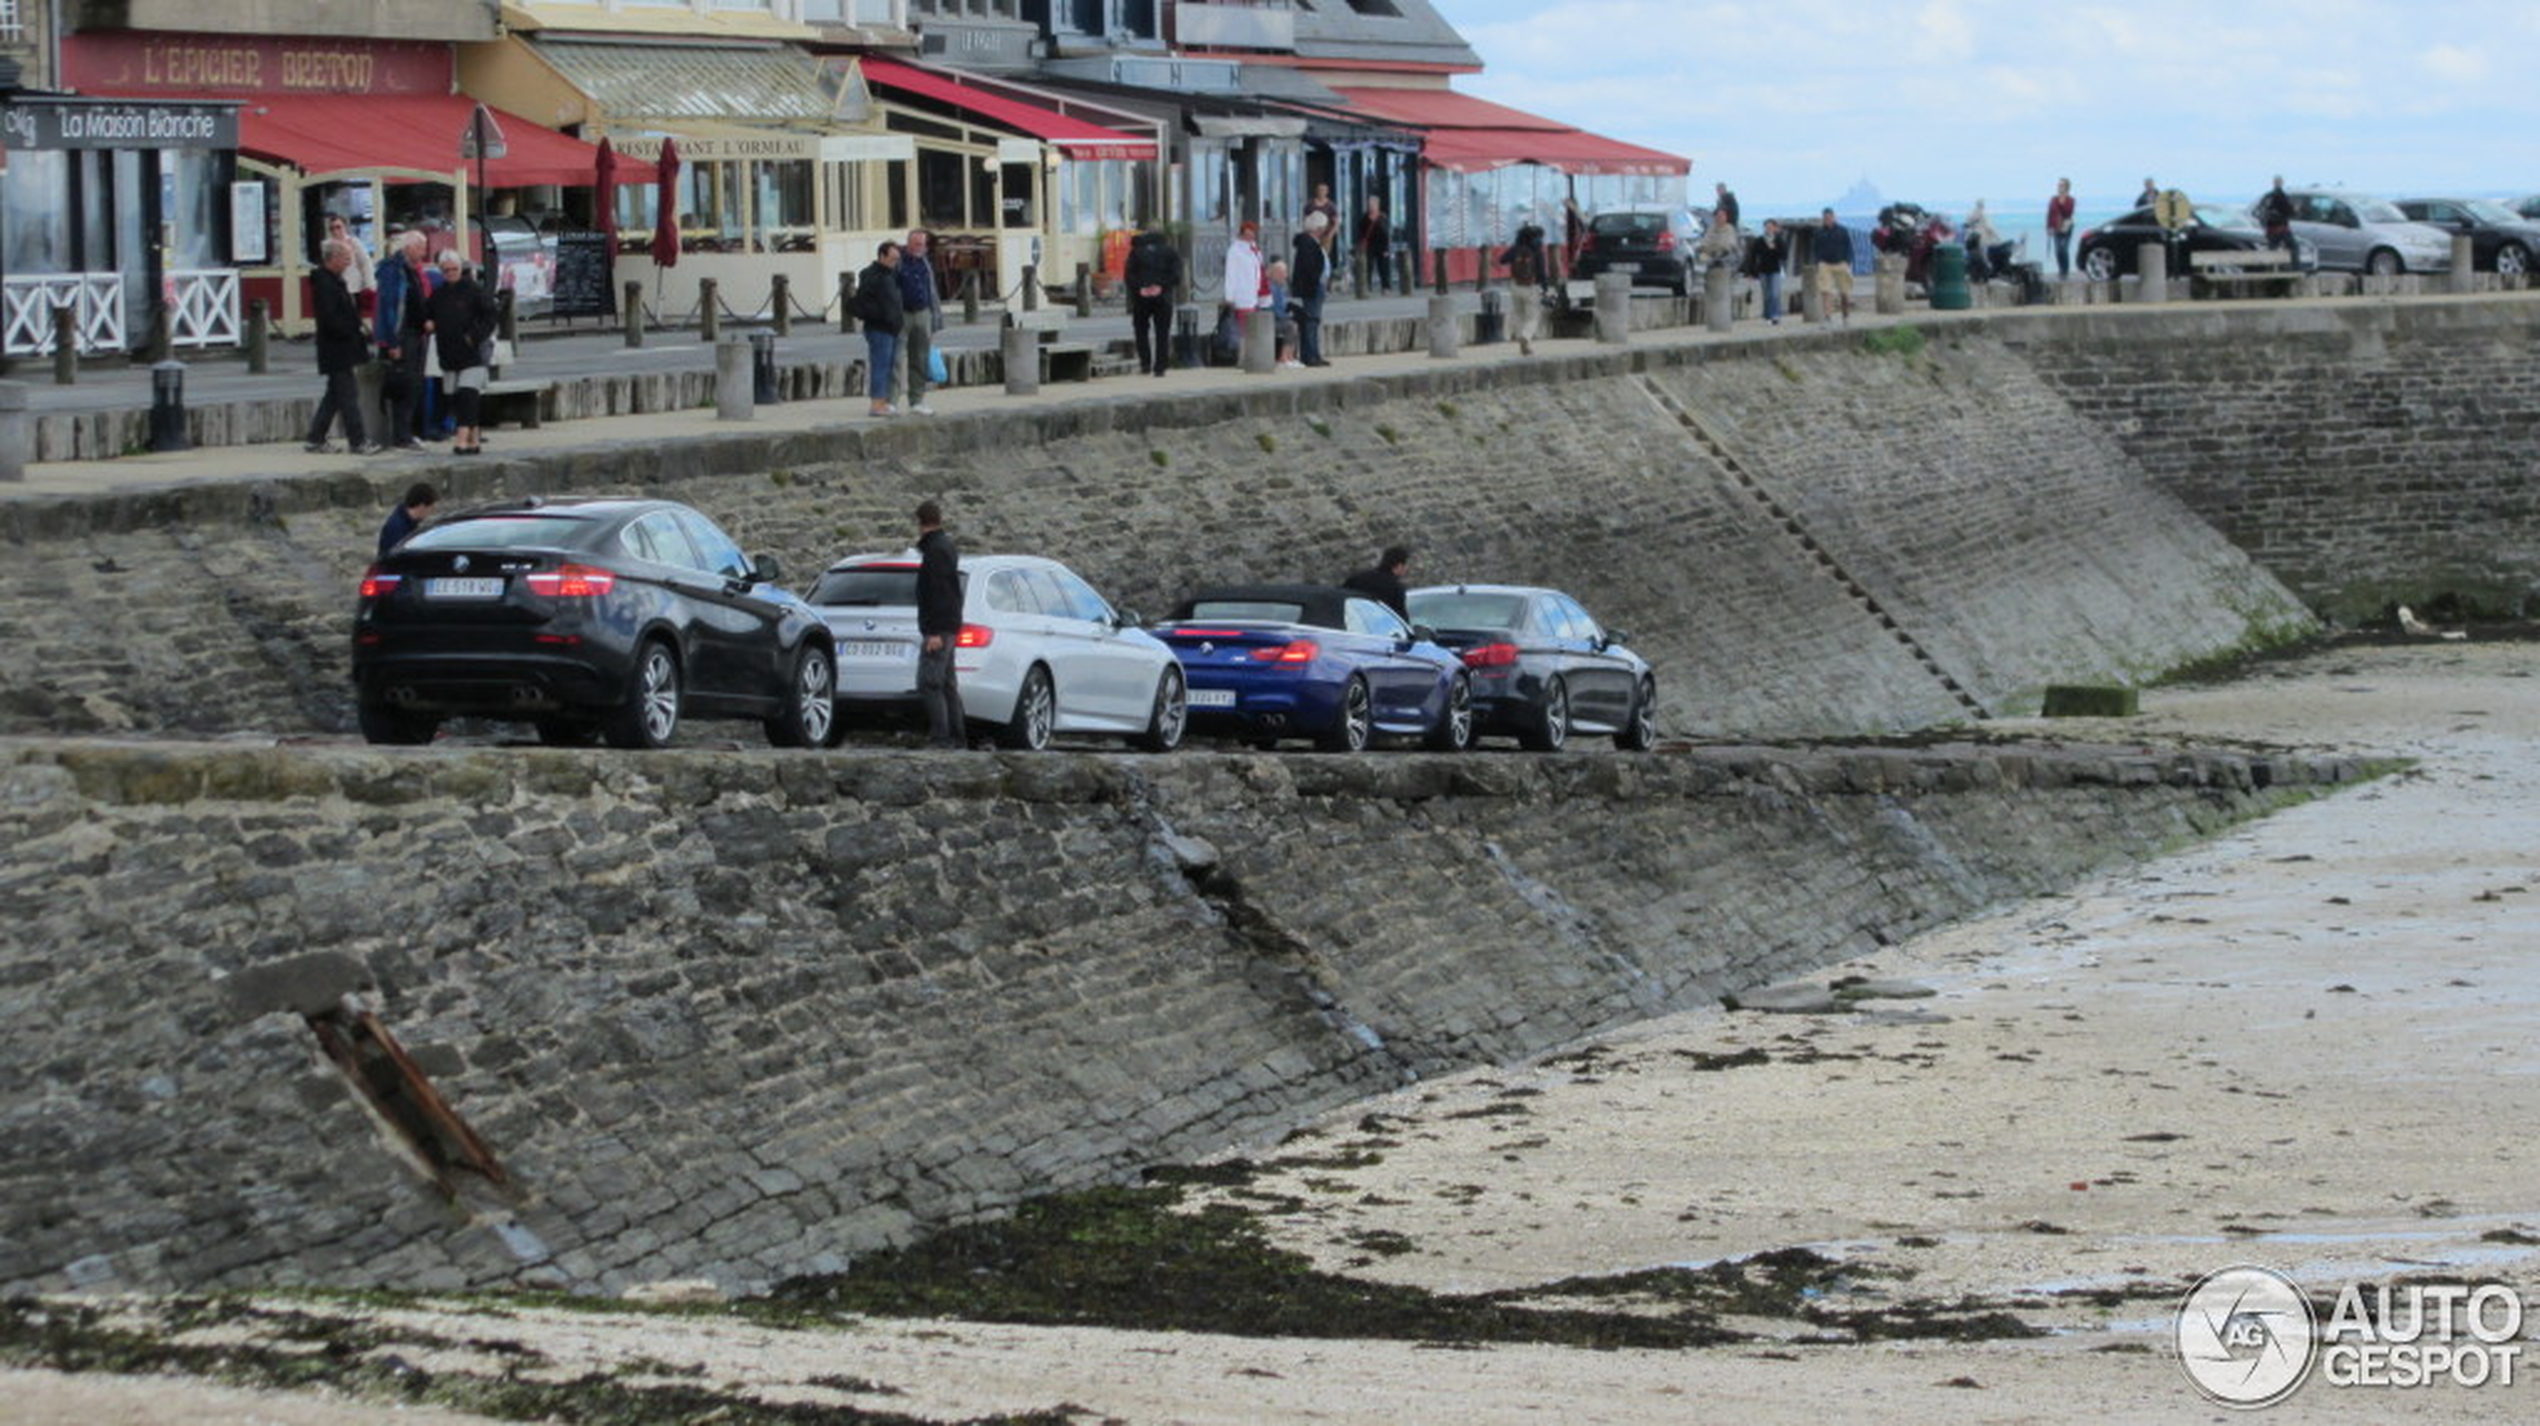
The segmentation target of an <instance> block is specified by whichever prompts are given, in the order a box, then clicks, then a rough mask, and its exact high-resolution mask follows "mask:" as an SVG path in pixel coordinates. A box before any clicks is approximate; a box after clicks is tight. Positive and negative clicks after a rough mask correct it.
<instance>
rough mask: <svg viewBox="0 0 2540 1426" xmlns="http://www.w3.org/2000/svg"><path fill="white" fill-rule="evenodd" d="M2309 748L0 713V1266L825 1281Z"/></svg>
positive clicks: (1777, 951) (408, 1283)
mask: <svg viewBox="0 0 2540 1426" xmlns="http://www.w3.org/2000/svg"><path fill="white" fill-rule="evenodd" d="M2358 775H2359V772H2358V769H2357V768H2356V767H2355V766H2354V765H2352V764H2350V763H2346V762H2343V761H2338V760H2305V759H2275V760H2272V761H2259V760H2252V759H2250V758H2248V757H2242V756H2220V755H2217V756H2206V755H2187V754H2158V755H2156V754H2146V753H2123V752H2108V751H2092V750H2057V751H2038V750H2027V749H2008V748H2003V749H1987V748H1965V747H1960V748H1941V749H1919V750H1884V751H1881V750H1864V751H1850V752H1841V753H1815V754H1810V753H1792V752H1779V751H1764V750H1749V749H1737V748H1721V749H1714V750H1710V751H1706V752H1702V753H1699V754H1672V755H1671V754H1660V755H1655V756H1649V757H1628V758H1627V757H1620V756H1604V757H1588V756H1580V757H1570V758H1559V759H1543V758H1528V757H1519V756H1513V755H1510V756H1492V755H1472V756H1464V757H1444V756H1431V755H1424V754H1402V755H1394V756H1384V757H1349V758H1331V757H1320V756H1292V757H1269V756H1241V757H1165V758H1138V757H1132V756H1127V755H1091V754H1068V755H1046V756H1040V757H1032V756H1019V755H1018V756H1012V757H1008V756H995V757H987V756H980V757H942V756H927V755H905V754H896V755H895V754H844V755H796V756H790V757H786V756H771V755H757V756H749V757H735V756H731V755H728V754H715V753H699V752H674V753H669V754H664V755H660V756H657V757H642V758H636V757H625V756H612V755H606V754H599V753H580V752H561V751H541V750H475V751H464V750H439V751H432V752H424V753H414V754H401V755H392V754H387V753H373V752H368V751H361V750H352V749H343V750H328V749H311V748H292V747H276V748H267V749H248V748H236V747H231V748H218V747H204V746H195V745H181V744H168V745H162V746H156V747H134V746H130V745H118V744H89V743H78V742H73V743H67V744H56V745H48V746H37V745H22V746H18V747H14V748H10V749H8V750H6V751H5V753H0V847H5V848H6V849H7V850H6V852H5V854H4V855H5V868H4V869H0V877H5V881H6V884H7V886H8V888H9V897H10V903H11V907H12V918H11V919H12V932H11V940H10V944H11V950H10V952H9V954H8V955H7V956H6V958H5V960H0V968H5V973H6V977H5V983H6V985H7V993H6V994H5V996H0V1085H6V1086H8V1089H7V1091H6V1093H5V1095H0V1139H5V1142H6V1143H7V1144H8V1145H9V1152H8V1153H7V1154H6V1155H5V1156H0V1289H6V1290H17V1289H21V1288H27V1287H34V1288H40V1289H59V1288H64V1287H99V1286H127V1287H144V1288H169V1287H178V1286H186V1287H200V1286H211V1285H238V1284H251V1283H283V1282H325V1283H330V1284H337V1285H348V1286H349V1285H357V1284H387V1285H398V1286H404V1287H417V1288H444V1287H457V1286H464V1285H471V1284H495V1283H524V1282H525V1283H549V1284H557V1285H575V1286H585V1285H596V1286H601V1287H611V1286H622V1285H624V1284H627V1283H630V1282H634V1281H639V1280H643V1279H649V1278H659V1277H665V1276H673V1275H694V1274H706V1275H711V1276H713V1277H716V1278H718V1279H720V1280H722V1281H724V1282H726V1283H728V1284H732V1285H736V1286H737V1285H747V1284H752V1283H757V1282H762V1281H765V1280H767V1279H770V1278H773V1277H777V1276H781V1275H783V1274H787V1273H794V1272H804V1271H819V1270H823V1269H826V1268H834V1267H835V1266H837V1265H838V1263H839V1262H840V1261H842V1260H843V1259H844V1258H845V1257H846V1256H848V1255H851V1254H853V1253H856V1252H858V1251H861V1250H865V1249H868V1248H870V1247H873V1246H875V1245H878V1244H882V1243H886V1242H890V1241H894V1240H897V1239H900V1238H903V1237H905V1236H907V1235H908V1234H909V1233H910V1232H911V1231H912V1230H914V1229H916V1228H918V1227H920V1226H922V1225H928V1224H939V1223H944V1222H949V1221H956V1220H959V1219H962V1218H965V1217H969V1216H972V1215H977V1214H981V1213H987V1212H991V1211H994V1210H996V1209H998V1208H1000V1207H1002V1206H1005V1205H1007V1204H1010V1203H1011V1202H1013V1201H1015V1200H1016V1199H1017V1198H1018V1197H1020V1196H1022V1195H1025V1194H1027V1193H1030V1192H1035V1191H1040V1190H1046V1189H1050V1188H1057V1187H1064V1186H1069V1185H1081V1184H1087V1183H1092V1182H1097V1181H1103V1180H1108V1179H1116V1178H1119V1177H1121V1176H1124V1175H1132V1174H1134V1173H1135V1172H1136V1171H1137V1170H1138V1169H1139V1167H1140V1166H1142V1165H1145V1164H1148V1163H1152V1162H1155V1161H1158V1160H1161V1159H1168V1158H1171V1157H1174V1156H1176V1155H1184V1154H1190V1153H1196V1152H1198V1151H1202V1150H1205V1149H1209V1148H1212V1147H1215V1146H1218V1145H1222V1144H1226V1143H1229V1142H1233V1141H1237V1140H1241V1139H1243V1138H1246V1137H1248V1136H1255V1135H1261V1134H1267V1133H1272V1132H1275V1131H1276V1130H1278V1129H1279V1128H1280V1127H1281V1126H1283V1125H1286V1124H1289V1123H1292V1122H1294V1121H1295V1120H1297V1119H1298V1118H1299V1117H1300V1116H1304V1115H1307V1114H1311V1113H1313V1112H1315V1111H1318V1110H1322V1109H1327V1108H1330V1107H1332V1106H1334V1105H1338V1104H1341V1103H1345V1102H1347V1101H1348V1100H1350V1099H1351V1098H1353V1097H1356V1096H1359V1095H1362V1094H1364V1093H1367V1092H1369V1091H1371V1090H1376V1089H1381V1088H1387V1087H1391V1086H1393V1085H1396V1084H1399V1083H1401V1082H1403V1081H1405V1080H1406V1079H1410V1078H1414V1077H1419V1076H1426V1075H1430V1074H1433V1073H1436V1072H1438V1071H1440V1070H1444V1069H1448V1068H1451V1067H1455V1066H1459V1065H1464V1064H1470V1063H1474V1062H1478V1061H1500V1060H1506V1059H1509V1058H1512V1057H1517V1056H1522V1055H1527V1054H1531V1053H1534V1052H1538V1051H1541V1050H1545V1049H1548V1048H1550V1047H1553V1046H1557V1045H1559V1044H1562V1043H1564V1042H1566V1041H1570V1040H1573V1039H1575V1038H1577V1037H1579V1036H1582V1035H1586V1034H1589V1033H1591V1032H1594V1031H1596V1030H1598V1029H1600V1028H1602V1027H1606V1026H1611V1025H1615V1024H1618V1023H1621V1022H1624V1021H1628V1020H1631V1019H1634V1018H1637V1017H1641V1016H1646V1015H1649V1014H1653V1013H1658V1012H1663V1011H1667V1010H1672V1009H1677V1008H1681V1007H1688V1006H1699V1005H1704V1004H1708V1003H1710V1002H1712V1001H1713V1000H1714V999H1715V998H1716V997H1717V996H1718V995H1720V994H1721V993H1722V992H1724V991H1733V990H1736V989H1739V988H1742V987H1747V986H1751V985H1754V984H1756V983H1759V982H1763V981H1768V980H1772V979H1776V978H1779V977H1782V976H1785V975H1789V974H1792V973H1796V972H1798V971H1801V970H1804V969H1806V968H1810V967H1814V966H1817V965H1821V964H1825V963H1827V962H1829V961H1831V960H1833V959H1836V958H1840V957H1842V956H1845V955H1847V954H1850V953H1854V952H1858V951H1862V950H1865V949H1867V948H1869V947H1871V946H1873V945H1876V944H1880V943H1883V942H1885V941H1888V940H1892V939H1895V938H1897V937H1901V936H1905V935H1908V934H1911V933H1913V932H1914V931H1916V930H1919V929H1921V928H1924V927H1927V926H1930V925H1933V924H1936V923H1938V922H1940V921H1942V920H1945V919H1948V918H1950V917H1953V916H1957V915H1960V914H1963V913H1965V912H1968V911H1970V910H1973V909H1975V908H1977V907H1980V906H1983V905H1985V904H1988V903H1991V902H1995V901H1998V900H2001V899H2003V898H2007V897H2016V896H2020V895H2023V894H2029V893H2033V892H2035V891H2038V890H2041V889H2044V888H2047V887H2052V886H2060V885H2064V884H2067V883H2068V882H2070V881H2071V880H2072V879H2074V878H2075V877H2078V876H2080V875H2082V874H2084V873H2086V872H2087V871H2089V870H2090V869H2092V868H2095V867H2098V866H2102V865H2105V864H2106V863H2108V862H2109V861H2110V860H2111V859H2114V858H2121V857H2127V856H2135V855H2142V854H2145V853H2148V852H2151V851H2154V850H2157V849H2159V848H2161V847H2163V846H2166V845H2171V844H2175V843H2177V842H2179V841H2181V840H2183V839H2186V838H2190V837H2193V836H2196V835H2199V834H2202V833H2205V832H2209V831H2211V830H2212V829H2213V828H2214V827H2215V826H2217V825H2219V824H2221V823H2224V822H2227V821H2229V820H2231V819H2234V818H2237V817H2241V816H2245V815H2249V814H2252V813H2254V812H2257V811H2260V810H2263V809H2264V808H2266V807H2268V806H2270V805H2273V804H2275V803H2277V802H2280V801H2281V800H2282V799H2284V798H2286V797H2298V796H2304V795H2309V794H2310V793H2311V792H2313V791H2314V790H2316V789H2318V788H2320V787H2323V786H2326V785H2329V784H2334V783H2338V782H2343V781H2347V780H2351V779H2353V778H2354V777H2356V776H2358ZM348 998H349V999H348ZM355 1010H366V1011H367V1012H369V1013H370V1014H372V1015H374V1016H375V1017H376V1019H375V1021H363V1020H362V1019H361V1018H360V1017H359V1016H358V1015H356V1014H354V1013H352V1012H353V1011H355ZM370 1023H375V1024H376V1025H378V1026H380V1027H382V1028H383V1029H384V1031H385V1037H386V1038H391V1039H393V1040H395V1041H396V1042H399V1043H400V1044H401V1045H402V1049H403V1052H404V1054H405V1056H406V1057H407V1063H408V1064H410V1065H411V1067H412V1068H411V1070H410V1071H407V1070H400V1069H397V1068H395V1067H394V1064H393V1061H391V1060H388V1059H385V1058H383V1056H382V1054H381V1052H379V1051H378V1050H377V1048H376V1046H377V1045H378V1044H379V1043H380V1037H373V1038H372V1039H371V1040H370V1041H368V1042H366V1043H369V1044H371V1045H372V1046H373V1052H372V1053H371V1054H370V1055H369V1057H368V1058H367V1059H364V1060H362V1061H360V1063H361V1064H362V1066H363V1068H362V1073H363V1074H364V1076H365V1082H366V1083H367V1084H368V1085H369V1088H368V1089H367V1090H360V1089H356V1088H355V1087H354V1082H353V1080H352V1079H351V1078H349V1077H348V1076H347V1075H346V1074H345V1073H342V1072H339V1070H338V1069H337V1067H336V1063H335V1062H334V1061H333V1060H330V1059H329V1058H328V1057H327V1056H326V1055H325V1054H324V1053H322V1052H321V1050H320V1034H321V1030H323V1031H324V1032H325V1033H327V1034H331V1035H334V1036H336V1037H337V1038H338V1041H339V1043H341V1042H342V1041H343V1039H344V1038H345V1037H347V1036H354V1037H355V1038H358V1034H357V1031H356V1027H357V1026H361V1025H365V1024H370ZM426 1085H428V1086H429V1088H430V1090H431V1091H432V1092H434V1093H437V1095H438V1096H439V1098H440V1100H441V1101H442V1102H444V1103H445V1104H446V1106H447V1108H448V1110H449V1111H451V1114H452V1115H453V1116H454V1118H453V1119H452V1120H450V1121H447V1122H446V1123H445V1122H443V1121H436V1120H434V1119H432V1118H431V1117H430V1115H429V1114H427V1113H422V1112H419V1109H418V1106H419V1105H422V1104H423V1103H424V1102H425V1098H424V1095H423V1093H422V1086H426ZM374 1101H375V1102H374ZM449 1123H458V1124H463V1125H464V1128H463V1129H456V1130H454V1129H451V1128H450V1127H448V1124H449ZM471 1133H472V1135H473V1136H474V1137H473V1139H470V1138H468V1137H467V1135H469V1134H471ZM466 1163H473V1164H474V1165H475V1166H474V1167H453V1165H456V1164H466ZM495 1174H500V1175H501V1182H500V1183H497V1182H495V1181H494V1178H493V1176H494V1175H495ZM436 1176H437V1179H438V1180H439V1183H436ZM441 1184H446V1186H447V1187H446V1192H445V1189H444V1187H442V1186H440V1185H441Z"/></svg>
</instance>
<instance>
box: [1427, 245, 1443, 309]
mask: <svg viewBox="0 0 2540 1426" xmlns="http://www.w3.org/2000/svg"><path fill="white" fill-rule="evenodd" d="M1429 264H1430V266H1429V281H1430V282H1431V283H1433V284H1435V285H1436V288H1437V295H1438V296H1440V297H1444V296H1445V295H1446V249H1444V248H1431V249H1430V250H1429Z"/></svg>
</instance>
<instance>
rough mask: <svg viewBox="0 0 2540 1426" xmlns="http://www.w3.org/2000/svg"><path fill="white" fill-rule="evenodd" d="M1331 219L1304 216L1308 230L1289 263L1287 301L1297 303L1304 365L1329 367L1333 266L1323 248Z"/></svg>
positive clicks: (1298, 339) (1299, 349) (1298, 353)
mask: <svg viewBox="0 0 2540 1426" xmlns="http://www.w3.org/2000/svg"><path fill="white" fill-rule="evenodd" d="M1330 226H1331V220H1330V219H1328V218H1325V217H1324V216H1323V215H1322V214H1320V213H1308V214H1306V215H1305V231H1304V232H1301V233H1299V234H1297V235H1296V243H1295V244H1294V251H1295V256H1294V257H1292V258H1290V259H1289V261H1288V298H1289V300H1290V301H1291V302H1293V303H1295V304H1296V359H1297V361H1298V362H1299V363H1300V364H1301V365H1305V366H1330V365H1331V363H1330V362H1328V361H1325V360H1323V288H1324V283H1325V278H1326V276H1327V275H1328V274H1329V273H1330V271H1331V267H1332V259H1331V255H1330V254H1329V253H1328V252H1326V251H1325V250H1324V248H1323V235H1324V232H1325V230H1326V229H1328V228H1329V227H1330Z"/></svg>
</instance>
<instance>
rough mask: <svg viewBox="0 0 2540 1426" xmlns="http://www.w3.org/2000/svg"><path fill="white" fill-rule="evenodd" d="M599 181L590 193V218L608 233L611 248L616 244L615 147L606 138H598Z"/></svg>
mask: <svg viewBox="0 0 2540 1426" xmlns="http://www.w3.org/2000/svg"><path fill="white" fill-rule="evenodd" d="M597 162H598V167H599V179H600V181H599V183H598V184H597V185H596V186H595V187H594V188H593V190H592V193H591V207H592V209H593V212H592V215H591V216H592V218H593V219H594V220H595V221H596V223H597V226H598V227H599V230H600V231H601V232H603V233H606V234H608V235H609V237H610V239H611V240H612V241H611V242H610V243H609V246H610V248H611V249H614V248H615V247H616V246H617V244H616V242H615V241H614V240H615V239H616V237H617V149H616V148H615V147H614V146H612V145H611V144H610V143H609V141H608V140H607V139H602V140H600V157H599V159H598V160H597Z"/></svg>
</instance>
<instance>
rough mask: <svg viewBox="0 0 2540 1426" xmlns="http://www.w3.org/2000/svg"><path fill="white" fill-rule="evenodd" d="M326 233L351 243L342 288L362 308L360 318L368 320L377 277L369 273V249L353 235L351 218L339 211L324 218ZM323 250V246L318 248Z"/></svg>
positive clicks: (375, 297) (375, 295)
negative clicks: (351, 253)
mask: <svg viewBox="0 0 2540 1426" xmlns="http://www.w3.org/2000/svg"><path fill="white" fill-rule="evenodd" d="M326 235H327V236H328V237H330V238H334V239H336V240H338V241H340V242H343V243H347V244H349V245H351V247H352V249H353V264H352V266H350V267H347V268H345V269H344V290H345V291H347V292H350V293H352V294H353V305H354V306H356V307H358V308H361V309H362V320H363V321H365V322H367V321H369V320H370V307H371V304H372V302H373V301H375V300H376V299H377V297H378V287H377V285H376V284H377V279H376V278H374V277H373V276H372V275H371V267H372V262H371V256H370V249H368V248H366V247H363V246H362V240H361V239H359V238H357V237H354V236H353V223H352V220H351V219H349V218H347V217H345V216H344V215H343V214H341V213H330V214H328V215H327V219H326ZM320 251H321V252H323V251H324V249H323V248H321V249H320Z"/></svg>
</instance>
